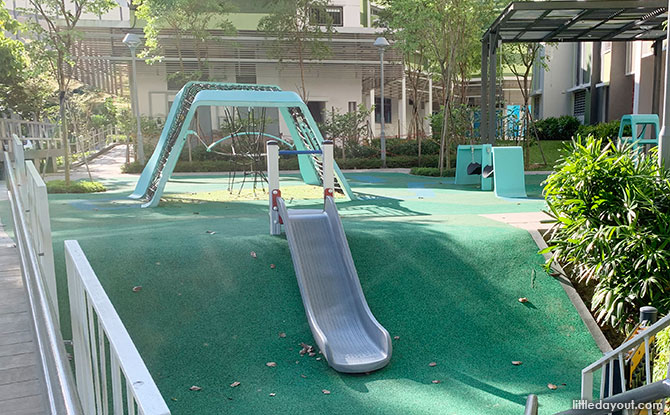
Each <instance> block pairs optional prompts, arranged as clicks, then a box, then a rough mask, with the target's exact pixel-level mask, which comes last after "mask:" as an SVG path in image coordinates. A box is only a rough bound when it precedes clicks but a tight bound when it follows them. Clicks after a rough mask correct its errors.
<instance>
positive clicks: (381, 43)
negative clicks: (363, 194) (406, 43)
mask: <svg viewBox="0 0 670 415" xmlns="http://www.w3.org/2000/svg"><path fill="white" fill-rule="evenodd" d="M374 46H376V47H378V48H379V64H380V66H381V74H380V76H379V78H380V80H381V82H380V84H381V88H380V89H381V105H380V107H381V108H379V113H380V114H381V122H382V130H381V132H380V134H379V140H380V142H381V147H382V168H386V135H384V124H386V117H385V116H384V49H386V48H387V47H389V46H390V44H389V41H388V40H386V38H385V37H383V36H380V37H378V38H377V39H375V43H374Z"/></svg>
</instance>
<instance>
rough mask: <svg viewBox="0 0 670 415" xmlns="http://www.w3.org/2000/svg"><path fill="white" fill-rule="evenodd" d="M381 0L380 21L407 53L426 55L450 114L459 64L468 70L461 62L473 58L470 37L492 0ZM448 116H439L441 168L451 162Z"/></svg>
mask: <svg viewBox="0 0 670 415" xmlns="http://www.w3.org/2000/svg"><path fill="white" fill-rule="evenodd" d="M384 3H385V6H386V7H385V8H386V11H385V12H384V14H385V15H386V17H385V20H383V21H382V23H386V24H388V29H389V30H390V31H391V33H392V34H393V36H394V39H398V40H400V46H399V47H400V48H402V50H403V51H404V53H405V54H406V55H407V56H412V57H413V56H416V55H417V54H419V53H420V54H421V55H425V57H426V59H427V61H428V62H427V65H425V66H427V68H426V69H427V72H429V73H430V72H433V73H435V74H436V75H439V82H440V84H441V86H442V94H441V97H440V98H441V107H442V108H444V111H445V112H446V114H451V100H452V98H453V91H452V89H453V84H454V79H455V77H456V75H457V73H458V70H459V68H461V67H462V68H463V69H462V70H461V72H469V70H468V68H470V66H469V65H468V64H465V63H464V64H463V65H461V62H463V61H464V60H467V61H468V62H471V61H472V56H473V55H472V53H473V52H472V50H473V48H474V47H475V46H476V43H473V42H472V39H475V38H476V36H477V35H478V34H479V33H481V26H482V22H483V21H484V20H486V19H485V16H488V14H489V13H491V10H492V8H491V7H489V4H490V3H491V0H393V1H391V0H386V1H385V2H384ZM408 16H411V18H408ZM473 45H474V46H473ZM406 61H409V62H412V61H413V60H411V59H410V60H408V59H406ZM422 66H424V65H422ZM469 75H470V74H469V73H468V76H469ZM450 119H451V117H450V116H444V117H442V128H441V134H440V157H439V168H440V172H442V170H443V169H444V164H445V160H446V163H449V162H450V156H449V148H450V146H451V140H450V136H449V126H450V122H449V120H450ZM445 156H446V157H445Z"/></svg>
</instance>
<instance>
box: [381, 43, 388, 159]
mask: <svg viewBox="0 0 670 415" xmlns="http://www.w3.org/2000/svg"><path fill="white" fill-rule="evenodd" d="M379 61H380V63H381V76H380V78H381V85H380V89H381V102H380V105H379V107H380V108H379V112H380V114H381V121H382V129H381V132H380V135H379V137H380V141H381V147H382V168H383V169H385V168H386V135H385V134H384V124H385V123H386V117H385V116H384V109H385V105H384V48H381V49H379Z"/></svg>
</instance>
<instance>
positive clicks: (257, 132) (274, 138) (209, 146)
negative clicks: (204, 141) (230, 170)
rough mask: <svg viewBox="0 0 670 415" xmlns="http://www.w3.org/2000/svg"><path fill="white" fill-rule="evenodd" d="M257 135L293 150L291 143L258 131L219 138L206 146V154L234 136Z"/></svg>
mask: <svg viewBox="0 0 670 415" xmlns="http://www.w3.org/2000/svg"><path fill="white" fill-rule="evenodd" d="M193 134H195V131H194V132H193ZM259 134H260V135H262V136H265V137H267V138H271V139H273V140H277V141H281V142H282V143H284V144H286V145H287V146H289V147H291V148H293V144H292V143H289V142H288V141H286V140H284V139H281V138H279V137H277V136H275V135H272V134H268V133H262V132H260V131H243V132H241V133H235V134H230V135H227V136H225V137H223V138H221V139H219V140H216V141H215V142H213V143H212V144H210V145H208V146H207V152H208V153H209V152H211V151H212V148H214V146H215V145H217V144H219V143H222V142H224V141H226V140H228V139H229V138H232V137H233V136H236V135H259Z"/></svg>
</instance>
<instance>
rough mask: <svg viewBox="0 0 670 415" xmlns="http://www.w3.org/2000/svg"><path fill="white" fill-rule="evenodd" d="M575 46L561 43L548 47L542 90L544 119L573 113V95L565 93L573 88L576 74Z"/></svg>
mask: <svg viewBox="0 0 670 415" xmlns="http://www.w3.org/2000/svg"><path fill="white" fill-rule="evenodd" d="M573 49H574V44H572V43H560V44H558V46H557V47H552V46H547V47H546V51H545V53H546V56H547V57H548V58H549V62H548V67H547V68H546V69H545V73H544V85H543V88H542V112H541V114H542V118H547V117H560V116H561V115H570V114H571V113H572V108H571V104H572V95H571V94H567V93H565V91H566V90H567V89H569V88H570V87H572V83H573V81H572V78H573V73H574V56H573V55H574V53H573Z"/></svg>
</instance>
